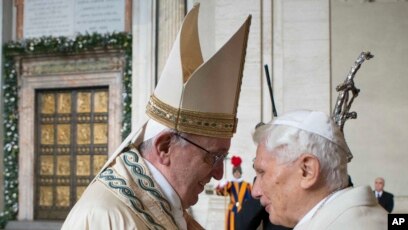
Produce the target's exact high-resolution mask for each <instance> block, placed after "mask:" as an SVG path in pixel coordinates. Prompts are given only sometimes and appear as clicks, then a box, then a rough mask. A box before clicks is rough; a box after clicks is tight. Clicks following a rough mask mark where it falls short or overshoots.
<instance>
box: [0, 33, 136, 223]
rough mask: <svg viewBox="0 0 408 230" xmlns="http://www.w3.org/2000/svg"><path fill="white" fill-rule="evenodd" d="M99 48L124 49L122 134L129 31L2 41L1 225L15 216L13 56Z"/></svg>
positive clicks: (127, 103) (128, 86)
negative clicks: (2, 183) (2, 190)
mask: <svg viewBox="0 0 408 230" xmlns="http://www.w3.org/2000/svg"><path fill="white" fill-rule="evenodd" d="M96 49H98V50H100V49H120V50H123V51H124V52H125V59H126V64H125V70H124V72H123V80H122V81H123V86H124V93H123V97H122V99H123V107H124V110H123V121H122V130H121V132H122V138H125V137H126V136H128V134H129V133H130V129H131V117H130V116H131V109H132V108H131V103H132V94H131V93H132V35H131V34H128V33H112V34H105V35H101V34H96V33H95V34H86V35H79V36H77V37H75V38H67V37H42V38H33V39H27V40H23V41H17V42H15V41H14V42H10V43H7V44H5V45H4V47H3V52H4V76H3V80H4V85H3V91H4V105H3V106H4V108H3V109H4V211H3V212H1V213H0V228H1V229H3V228H4V227H5V225H6V224H7V221H9V220H13V219H15V218H16V215H17V212H18V154H19V146H18V139H19V134H18V115H19V114H18V86H17V72H16V69H15V68H16V67H15V63H14V59H13V57H14V56H16V55H35V54H78V53H83V52H87V51H92V50H96Z"/></svg>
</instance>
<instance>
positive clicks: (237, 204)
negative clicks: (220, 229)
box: [215, 156, 251, 230]
mask: <svg viewBox="0 0 408 230" xmlns="http://www.w3.org/2000/svg"><path fill="white" fill-rule="evenodd" d="M231 163H232V165H233V167H232V175H233V179H232V180H230V181H222V182H221V183H220V184H218V185H217V187H216V188H215V191H216V193H217V195H220V196H229V197H230V202H229V204H228V209H227V214H226V218H225V222H226V223H225V229H227V230H233V229H236V223H235V222H236V218H235V216H236V214H237V213H238V212H239V211H240V210H241V209H242V204H243V202H245V201H246V200H248V199H251V184H250V183H248V182H246V181H244V180H243V179H242V169H241V163H242V160H241V158H240V157H238V156H233V157H232V158H231Z"/></svg>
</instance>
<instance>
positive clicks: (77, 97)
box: [34, 87, 109, 220]
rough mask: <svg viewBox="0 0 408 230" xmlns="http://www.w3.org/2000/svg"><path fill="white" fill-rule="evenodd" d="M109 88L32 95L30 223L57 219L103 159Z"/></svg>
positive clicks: (47, 91)
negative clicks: (32, 186)
mask: <svg viewBox="0 0 408 230" xmlns="http://www.w3.org/2000/svg"><path fill="white" fill-rule="evenodd" d="M108 95H109V94H108V88H107V87H106V88H79V89H63V90H38V91H37V92H36V118H35V119H36V129H35V130H36V131H35V132H36V134H35V136H36V140H35V142H36V143H35V158H36V162H35V204H34V218H35V219H50V220H58V219H60V220H62V219H65V217H66V216H67V214H68V212H69V210H70V209H71V208H72V206H73V205H74V204H75V202H76V201H77V200H78V199H79V197H80V196H81V194H82V193H83V191H84V190H85V188H86V186H87V185H88V184H89V183H90V182H91V180H92V179H93V178H94V176H95V175H96V174H97V173H98V171H99V170H100V169H101V167H102V166H103V164H104V163H105V161H106V160H107V158H108V116H109V111H108V100H109V98H108Z"/></svg>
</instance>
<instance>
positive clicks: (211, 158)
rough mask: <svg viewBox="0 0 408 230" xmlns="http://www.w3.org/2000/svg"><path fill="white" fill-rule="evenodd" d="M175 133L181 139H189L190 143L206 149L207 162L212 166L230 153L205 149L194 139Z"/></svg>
mask: <svg viewBox="0 0 408 230" xmlns="http://www.w3.org/2000/svg"><path fill="white" fill-rule="evenodd" d="M175 135H176V136H178V137H180V138H181V139H183V140H185V141H187V142H188V143H190V144H192V145H194V146H195V147H197V148H199V149H201V150H204V151H205V152H206V153H207V154H206V157H205V159H206V162H207V163H208V164H210V165H211V166H212V167H214V166H215V165H216V164H217V163H218V162H221V161H223V160H224V159H225V158H226V157H227V155H228V153H226V154H225V153H212V152H210V151H208V150H207V149H205V148H204V147H202V146H201V145H199V144H197V143H194V142H193V141H191V140H189V139H187V138H185V137H183V136H181V135H180V133H175Z"/></svg>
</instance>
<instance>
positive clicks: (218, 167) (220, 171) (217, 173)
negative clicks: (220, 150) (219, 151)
mask: <svg viewBox="0 0 408 230" xmlns="http://www.w3.org/2000/svg"><path fill="white" fill-rule="evenodd" d="M223 175H224V162H223V161H220V162H217V163H215V165H214V166H213V169H212V171H211V176H212V177H214V178H215V179H216V180H221V179H222V176H223Z"/></svg>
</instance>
